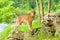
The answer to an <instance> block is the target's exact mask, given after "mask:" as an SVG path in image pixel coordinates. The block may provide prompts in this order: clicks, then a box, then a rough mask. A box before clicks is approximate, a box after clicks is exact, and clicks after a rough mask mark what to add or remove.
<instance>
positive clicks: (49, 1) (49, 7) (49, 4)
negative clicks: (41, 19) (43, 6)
mask: <svg viewBox="0 0 60 40" xmlns="http://www.w3.org/2000/svg"><path fill="white" fill-rule="evenodd" d="M50 9H51V0H48V13H50Z"/></svg>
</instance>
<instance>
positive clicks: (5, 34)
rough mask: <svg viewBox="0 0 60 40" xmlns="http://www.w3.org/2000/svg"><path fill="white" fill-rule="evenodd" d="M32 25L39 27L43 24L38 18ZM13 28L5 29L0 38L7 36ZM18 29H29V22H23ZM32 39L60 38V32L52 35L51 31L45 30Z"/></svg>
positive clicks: (58, 39)
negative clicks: (46, 31)
mask: <svg viewBox="0 0 60 40" xmlns="http://www.w3.org/2000/svg"><path fill="white" fill-rule="evenodd" d="M32 27H33V29H34V28H37V27H41V24H39V23H38V21H37V20H34V21H33V23H32ZM12 29H13V28H12V27H11V26H7V28H6V29H4V31H3V32H2V33H0V39H3V38H7V36H8V34H9V32H10V30H12ZM18 30H20V31H24V32H25V31H28V24H27V23H26V24H23V25H21V26H20V27H18ZM31 40H60V34H59V35H58V36H55V37H53V36H51V35H50V34H49V33H44V32H40V33H39V34H38V35H35V36H34V37H31Z"/></svg>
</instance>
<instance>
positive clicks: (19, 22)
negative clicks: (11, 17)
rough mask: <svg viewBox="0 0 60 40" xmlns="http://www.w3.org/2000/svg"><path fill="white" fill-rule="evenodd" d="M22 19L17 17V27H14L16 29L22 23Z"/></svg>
mask: <svg viewBox="0 0 60 40" xmlns="http://www.w3.org/2000/svg"><path fill="white" fill-rule="evenodd" d="M21 22H22V21H21V20H20V19H19V18H17V21H16V24H15V27H14V30H16V29H17V28H18V26H19V25H20V24H21Z"/></svg>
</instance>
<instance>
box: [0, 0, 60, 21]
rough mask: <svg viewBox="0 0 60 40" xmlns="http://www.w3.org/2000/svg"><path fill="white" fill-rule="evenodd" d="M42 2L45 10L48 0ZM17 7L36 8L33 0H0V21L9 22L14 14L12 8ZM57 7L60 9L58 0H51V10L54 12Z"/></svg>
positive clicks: (22, 8)
mask: <svg viewBox="0 0 60 40" xmlns="http://www.w3.org/2000/svg"><path fill="white" fill-rule="evenodd" d="M38 3H39V4H40V0H38ZM43 3H44V10H45V11H47V7H48V0H44V1H43ZM17 8H18V9H19V10H31V9H37V6H36V1H35V0H0V22H11V20H12V18H13V15H14V10H16V9H17ZM59 9H60V0H51V12H54V11H56V10H59ZM26 12H27V11H26ZM24 13H25V12H24ZM20 14H21V13H20ZM22 14H23V13H22ZM7 19H8V20H7Z"/></svg>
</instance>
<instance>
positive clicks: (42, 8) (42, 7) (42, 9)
mask: <svg viewBox="0 0 60 40" xmlns="http://www.w3.org/2000/svg"><path fill="white" fill-rule="evenodd" d="M40 5H41V11H42V12H41V13H42V14H41V15H42V19H43V20H44V18H43V17H44V6H43V0H40Z"/></svg>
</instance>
